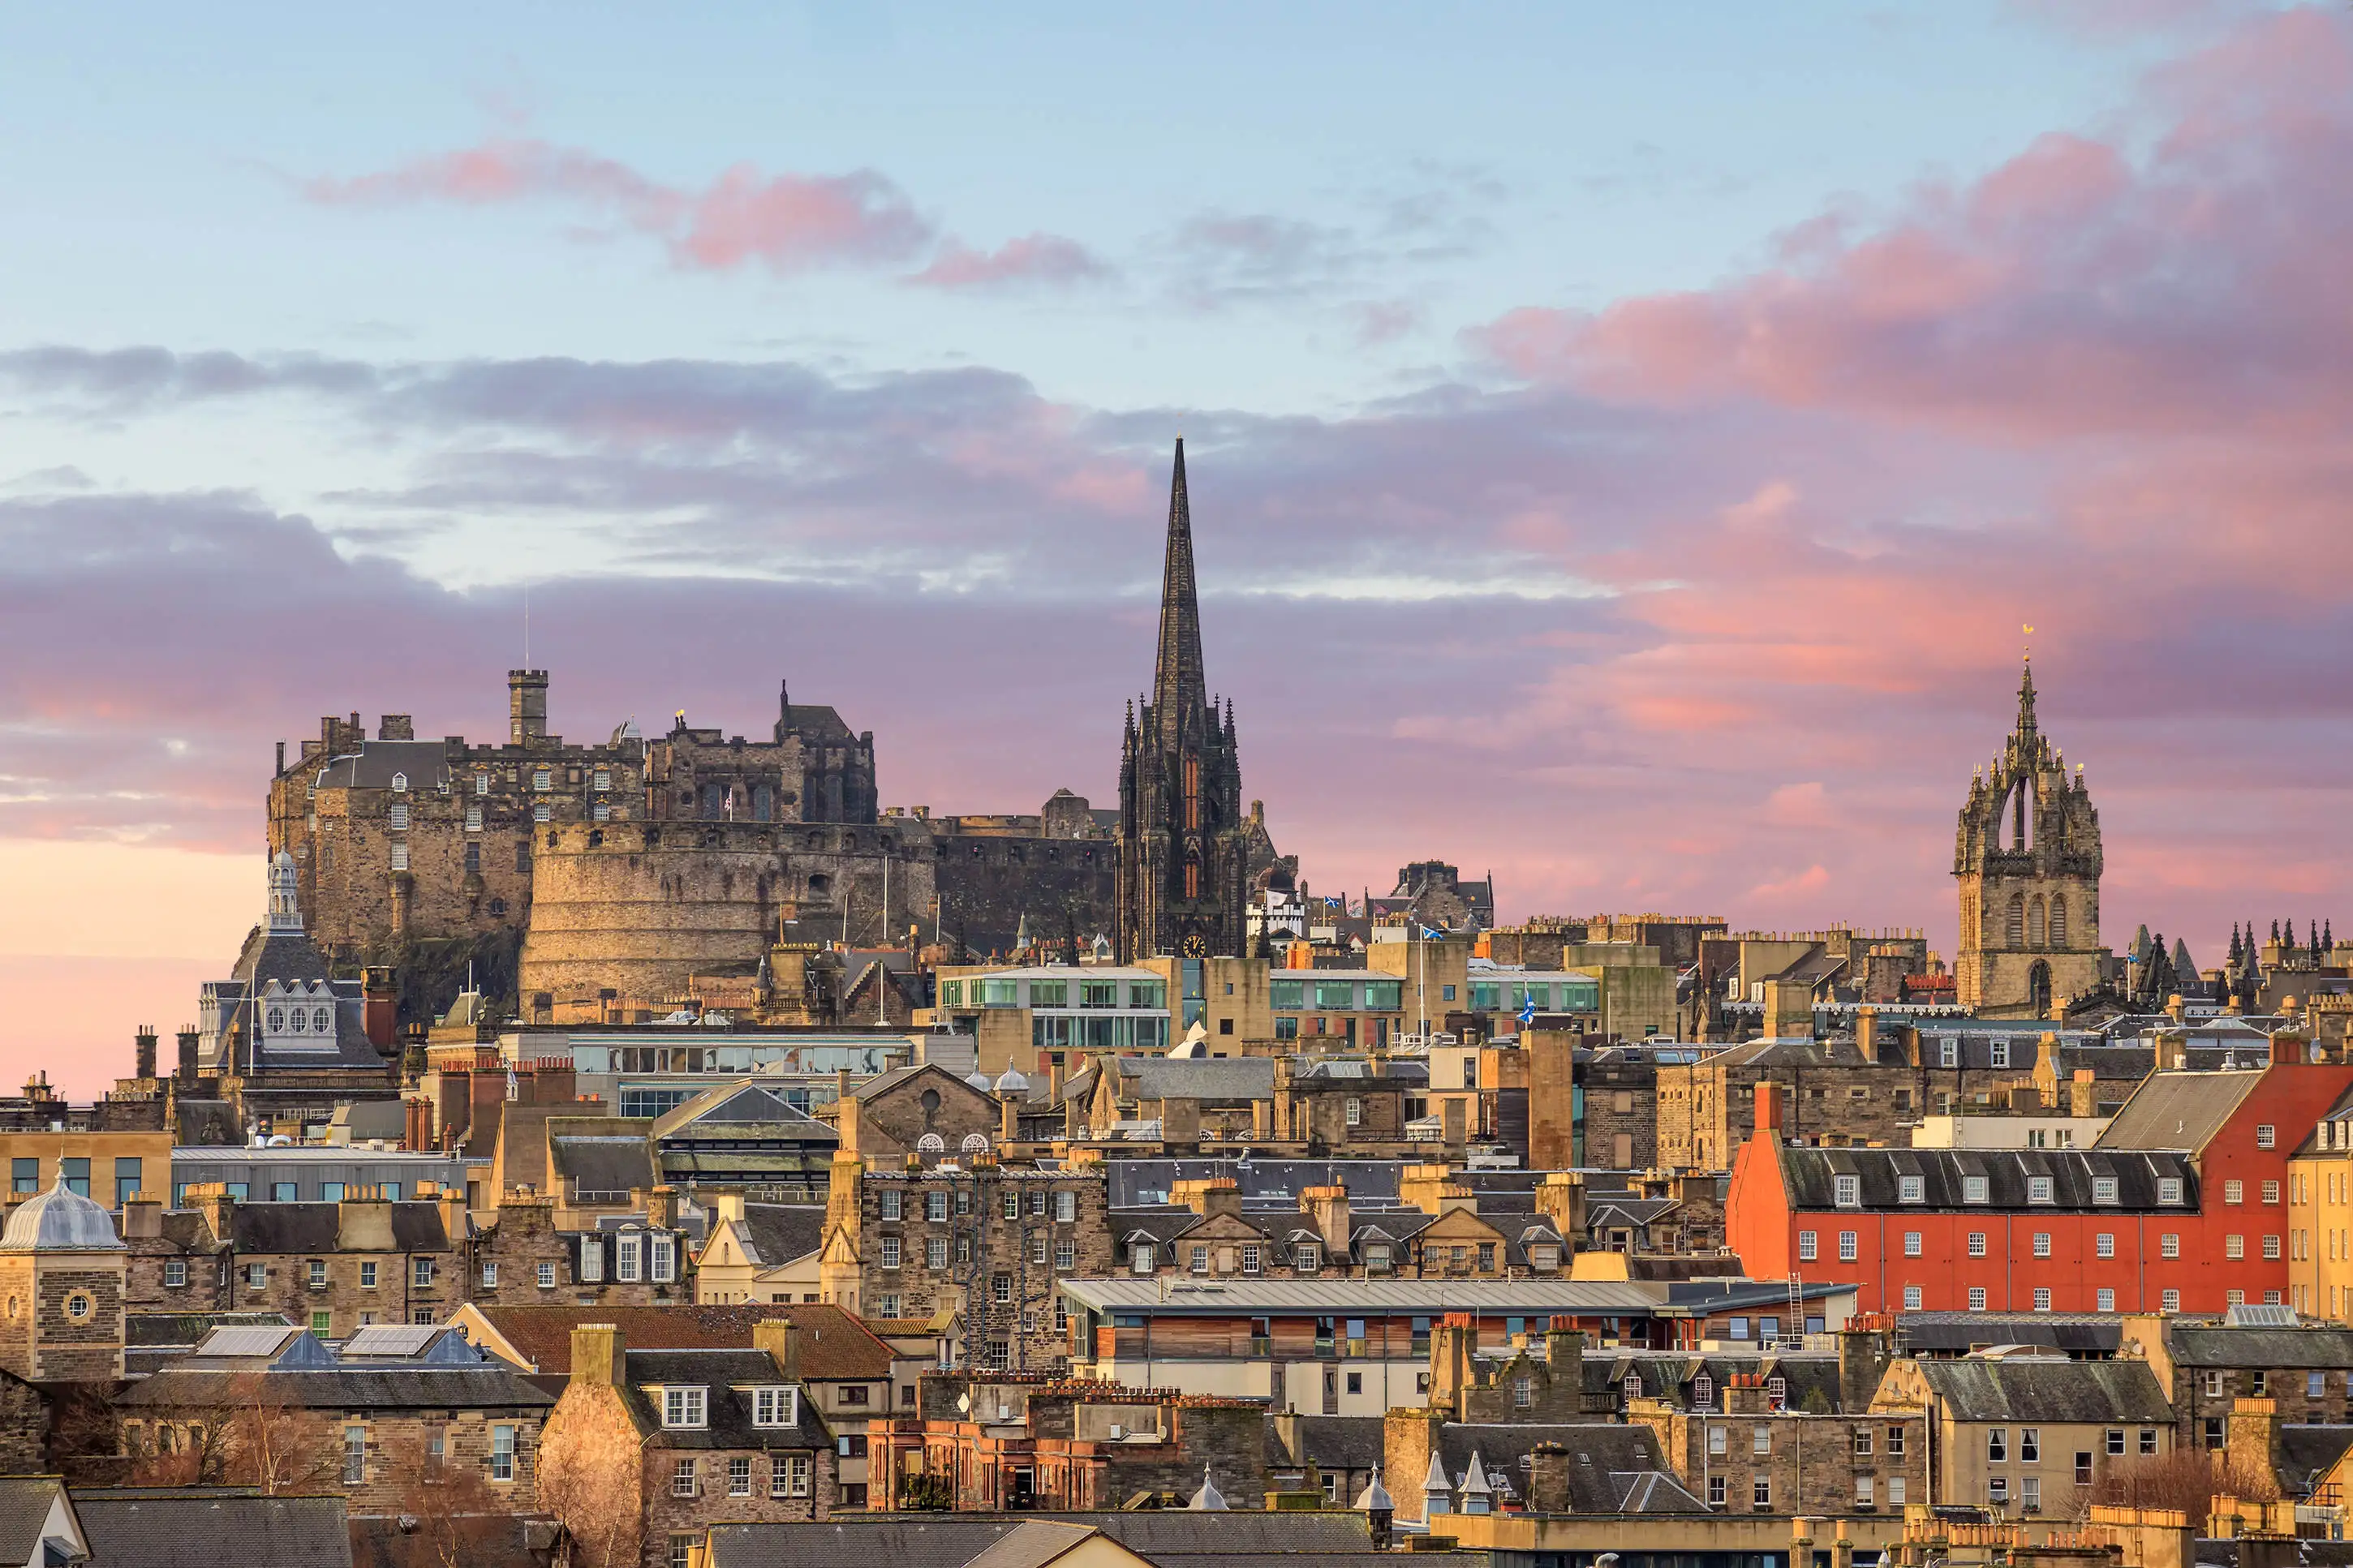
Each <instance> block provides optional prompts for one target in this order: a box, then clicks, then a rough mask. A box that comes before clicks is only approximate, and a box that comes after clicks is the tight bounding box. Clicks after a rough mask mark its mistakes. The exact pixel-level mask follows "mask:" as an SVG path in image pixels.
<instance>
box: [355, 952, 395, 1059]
mask: <svg viewBox="0 0 2353 1568" xmlns="http://www.w3.org/2000/svg"><path fill="white" fill-rule="evenodd" d="M360 974H361V979H360V994H361V997H362V998H363V1000H362V1001H361V1004H360V1008H361V1011H360V1028H361V1030H362V1031H363V1032H364V1033H365V1034H366V1036H367V1037H368V1044H370V1045H372V1046H374V1047H375V1048H376V1050H377V1051H378V1052H379V1053H380V1054H382V1055H384V1056H387V1057H388V1056H391V1055H392V1054H393V1053H394V1052H395V1051H396V1049H397V1048H398V1046H399V1037H400V986H399V984H398V983H397V982H396V981H395V980H394V978H393V972H392V971H391V970H389V969H385V968H380V967H375V966H371V967H369V968H367V969H364V970H362V971H361V972H360Z"/></svg>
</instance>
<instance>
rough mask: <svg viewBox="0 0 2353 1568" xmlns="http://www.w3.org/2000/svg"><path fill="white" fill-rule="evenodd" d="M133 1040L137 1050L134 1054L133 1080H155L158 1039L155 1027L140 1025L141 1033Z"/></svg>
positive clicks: (133, 1037)
mask: <svg viewBox="0 0 2353 1568" xmlns="http://www.w3.org/2000/svg"><path fill="white" fill-rule="evenodd" d="M156 1039H157V1036H156V1034H155V1026H154V1025H153V1024H142V1025H140V1026H139V1032H138V1033H137V1034H136V1035H134V1036H132V1040H133V1041H134V1042H135V1049H134V1050H133V1052H132V1056H133V1058H134V1059H133V1070H132V1075H131V1076H132V1077H133V1078H142V1079H153V1078H154V1076H155V1042H156Z"/></svg>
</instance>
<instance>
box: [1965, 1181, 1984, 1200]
mask: <svg viewBox="0 0 2353 1568" xmlns="http://www.w3.org/2000/svg"><path fill="white" fill-rule="evenodd" d="M1985 1201H1986V1179H1985V1178H1984V1177H1983V1176H1963V1177H1962V1178H1961V1202H1963V1203H1965V1204H1981V1203H1983V1202H1985Z"/></svg>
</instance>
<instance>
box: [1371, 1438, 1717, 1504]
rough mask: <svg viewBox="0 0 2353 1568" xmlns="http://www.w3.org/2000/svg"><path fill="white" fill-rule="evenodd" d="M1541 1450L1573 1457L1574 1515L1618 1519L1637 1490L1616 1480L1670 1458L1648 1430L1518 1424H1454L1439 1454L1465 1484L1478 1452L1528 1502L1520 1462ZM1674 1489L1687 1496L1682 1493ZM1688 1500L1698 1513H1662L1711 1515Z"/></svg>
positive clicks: (1659, 1466) (1664, 1499)
mask: <svg viewBox="0 0 2353 1568" xmlns="http://www.w3.org/2000/svg"><path fill="white" fill-rule="evenodd" d="M1538 1444H1547V1445H1552V1446H1555V1447H1559V1448H1561V1449H1562V1450H1564V1451H1565V1452H1566V1453H1567V1455H1568V1467H1567V1468H1568V1506H1569V1510H1570V1511H1571V1512H1574V1513H1616V1512H1618V1511H1619V1509H1620V1506H1621V1504H1622V1502H1623V1500H1624V1499H1625V1497H1626V1495H1627V1492H1628V1490H1629V1489H1630V1486H1621V1485H1620V1484H1619V1483H1618V1482H1617V1481H1614V1480H1613V1479H1612V1477H1613V1476H1625V1477H1634V1476H1639V1475H1642V1474H1647V1473H1650V1472H1657V1471H1664V1470H1665V1469H1666V1468H1667V1464H1666V1458H1665V1456H1664V1455H1662V1453H1661V1452H1660V1451H1659V1439H1658V1435H1657V1434H1656V1433H1654V1432H1652V1431H1651V1428H1649V1427H1648V1426H1621V1425H1619V1424H1617V1423H1614V1422H1612V1423H1601V1422H1593V1423H1583V1422H1580V1423H1577V1424H1575V1425H1552V1424H1546V1423H1537V1422H1513V1423H1510V1424H1509V1425H1494V1426H1484V1425H1478V1426H1474V1425H1469V1424H1464V1423H1459V1422H1449V1423H1447V1424H1446V1425H1445V1426H1442V1427H1440V1429H1439V1441H1438V1447H1439V1452H1440V1455H1442V1456H1443V1457H1444V1459H1445V1463H1446V1468H1447V1469H1448V1470H1449V1471H1450V1472H1451V1474H1453V1475H1454V1476H1456V1477H1457V1478H1458V1479H1459V1478H1460V1477H1461V1476H1462V1475H1463V1474H1464V1473H1465V1472H1466V1471H1468V1470H1469V1469H1470V1468H1471V1456H1472V1453H1474V1452H1475V1453H1477V1454H1478V1456H1479V1461H1480V1463H1481V1464H1482V1466H1483V1467H1484V1468H1485V1469H1486V1471H1487V1474H1488V1475H1489V1476H1490V1477H1494V1476H1503V1477H1507V1478H1509V1479H1510V1481H1511V1483H1512V1488H1513V1489H1514V1491H1516V1492H1518V1493H1519V1495H1520V1498H1521V1500H1523V1501H1525V1500H1526V1498H1527V1493H1528V1477H1529V1474H1530V1472H1531V1468H1532V1467H1531V1466H1527V1465H1523V1464H1522V1463H1521V1462H1520V1461H1521V1460H1522V1459H1523V1458H1528V1457H1530V1456H1531V1455H1533V1454H1534V1453H1535V1448H1536V1446H1537V1445H1538ZM1407 1484H1408V1485H1410V1486H1418V1485H1419V1483H1418V1482H1409V1483H1407ZM1392 1490H1395V1489H1394V1488H1392ZM1675 1490H1676V1491H1681V1490H1682V1489H1681V1488H1680V1487H1678V1488H1676V1489H1675ZM1683 1496H1684V1497H1686V1498H1689V1499H1690V1502H1691V1504H1692V1505H1693V1506H1692V1507H1689V1508H1685V1507H1681V1506H1668V1507H1663V1508H1662V1509H1661V1510H1660V1511H1662V1512H1671V1513H1684V1512H1699V1513H1704V1512H1706V1511H1707V1505H1706V1504H1704V1503H1702V1502H1700V1501H1699V1500H1698V1499H1696V1498H1691V1497H1690V1494H1689V1493H1683ZM1658 1501H1659V1502H1661V1503H1666V1504H1672V1502H1673V1498H1672V1495H1671V1494H1670V1495H1665V1496H1661V1497H1659V1498H1658Z"/></svg>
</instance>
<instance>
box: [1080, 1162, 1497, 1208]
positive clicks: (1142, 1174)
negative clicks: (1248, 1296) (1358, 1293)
mask: <svg viewBox="0 0 2353 1568" xmlns="http://www.w3.org/2000/svg"><path fill="white" fill-rule="evenodd" d="M1404 1170H1405V1165H1404V1163H1403V1162H1402V1161H1398V1160H1262V1159H1258V1158H1255V1157H1252V1158H1246V1159H1238V1160H1182V1159H1148V1160H1113V1161H1109V1162H1106V1163H1105V1174H1106V1175H1107V1176H1108V1178H1109V1180H1110V1183H1111V1186H1110V1192H1109V1202H1110V1203H1111V1205H1112V1206H1113V1207H1114V1208H1125V1207H1134V1206H1136V1205H1141V1204H1143V1203H1145V1202H1146V1201H1147V1198H1146V1194H1158V1195H1157V1196H1155V1197H1153V1198H1151V1199H1150V1201H1153V1202H1166V1194H1169V1193H1173V1192H1175V1191H1176V1184H1177V1183H1178V1182H1199V1181H1208V1180H1211V1179H1213V1178H1216V1177H1219V1176H1223V1177H1226V1178H1229V1179H1230V1180H1231V1181H1233V1182H1234V1183H1235V1184H1236V1185H1237V1186H1238V1187H1240V1191H1241V1196H1242V1206H1243V1207H1244V1208H1248V1207H1250V1205H1251V1204H1252V1203H1253V1202H1256V1203H1265V1204H1277V1203H1279V1204H1281V1205H1283V1206H1285V1207H1288V1208H1294V1209H1295V1208H1297V1207H1298V1206H1299V1194H1301V1193H1302V1192H1303V1191H1305V1190H1306V1189H1307V1188H1309V1187H1342V1188H1345V1189H1346V1191H1347V1194H1348V1201H1349V1202H1350V1203H1351V1204H1352V1205H1356V1204H1366V1203H1384V1204H1394V1203H1396V1202H1397V1201H1398V1179H1399V1178H1400V1177H1401V1176H1402V1175H1403V1173H1404ZM1448 1179H1449V1180H1450V1181H1451V1180H1455V1179H1456V1178H1454V1177H1449V1178H1448Z"/></svg>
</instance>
